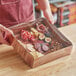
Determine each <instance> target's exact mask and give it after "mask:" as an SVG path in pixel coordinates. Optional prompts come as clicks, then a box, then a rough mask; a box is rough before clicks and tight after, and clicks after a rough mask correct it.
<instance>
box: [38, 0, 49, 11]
mask: <svg viewBox="0 0 76 76" xmlns="http://www.w3.org/2000/svg"><path fill="white" fill-rule="evenodd" d="M37 2H38V5H39V7H40V8H41V10H49V11H50V12H51V8H50V5H49V1H48V0H37Z"/></svg>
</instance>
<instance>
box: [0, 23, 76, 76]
mask: <svg viewBox="0 0 76 76" xmlns="http://www.w3.org/2000/svg"><path fill="white" fill-rule="evenodd" d="M59 30H60V31H61V32H62V33H63V34H64V35H65V36H66V37H67V38H68V39H69V40H70V41H71V42H72V44H73V49H72V53H71V55H70V56H65V57H63V58H60V59H57V60H55V61H52V62H49V63H47V64H44V65H42V66H39V67H36V68H30V67H29V66H28V65H27V64H25V62H24V61H23V59H22V58H21V57H20V56H19V55H18V54H17V53H15V52H14V50H13V48H12V47H11V46H8V45H1V46H0V76H76V24H72V25H69V26H65V27H61V28H59ZM8 47H9V49H8V50H6V49H7V48H8ZM2 48H5V49H4V51H1V49H2Z"/></svg>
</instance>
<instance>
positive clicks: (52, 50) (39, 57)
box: [10, 18, 72, 67]
mask: <svg viewBox="0 0 76 76" xmlns="http://www.w3.org/2000/svg"><path fill="white" fill-rule="evenodd" d="M41 24H43V25H44V26H45V27H46V28H47V29H48V31H49V33H50V38H51V43H50V44H49V45H48V46H49V50H47V51H42V50H41V51H38V50H37V49H35V47H34V49H35V50H32V51H29V50H27V47H26V44H27V43H26V40H25V41H23V40H22V38H21V31H22V30H29V29H31V28H33V27H35V26H36V25H37V26H38V27H39V25H41ZM10 29H11V30H13V32H14V35H15V38H14V41H13V43H12V45H13V47H14V49H15V51H16V52H17V53H18V54H19V55H20V56H21V57H22V58H23V59H24V61H25V62H26V63H27V64H28V65H29V66H30V67H37V66H39V65H42V64H45V63H47V62H50V61H53V60H56V59H58V58H61V57H64V56H67V55H69V54H70V53H71V50H72V43H71V42H70V41H69V40H68V39H67V38H66V37H65V36H63V35H62V34H61V33H60V32H59V31H58V29H57V28H56V27H55V26H54V25H52V24H50V23H49V22H48V21H47V20H46V19H45V18H39V19H37V20H35V21H32V22H29V23H22V24H19V25H15V26H12V27H10ZM47 33H48V32H47ZM37 39H38V38H37ZM43 42H44V43H47V42H45V41H44V40H43ZM29 44H31V41H30V42H29ZM44 48H45V47H44ZM29 49H30V48H29ZM38 49H39V48H38ZM44 50H45V49H44Z"/></svg>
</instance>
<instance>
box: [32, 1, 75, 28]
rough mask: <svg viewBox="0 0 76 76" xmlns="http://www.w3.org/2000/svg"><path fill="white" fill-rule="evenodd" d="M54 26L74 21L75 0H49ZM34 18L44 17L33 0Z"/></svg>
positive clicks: (61, 25) (65, 24)
mask: <svg viewBox="0 0 76 76" xmlns="http://www.w3.org/2000/svg"><path fill="white" fill-rule="evenodd" d="M49 3H50V8H51V10H52V13H53V16H54V21H55V26H56V27H63V26H67V25H70V24H74V23H76V0H49ZM33 10H34V14H35V18H40V17H44V15H43V12H42V11H41V10H40V8H39V6H38V4H37V2H36V0H33Z"/></svg>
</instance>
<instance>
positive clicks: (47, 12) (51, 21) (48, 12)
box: [43, 9, 54, 24]
mask: <svg viewBox="0 0 76 76" xmlns="http://www.w3.org/2000/svg"><path fill="white" fill-rule="evenodd" d="M50 11H51V10H49V9H47V10H43V14H44V16H45V17H46V19H48V21H49V22H50V23H51V24H54V18H53V15H52V13H51V12H50Z"/></svg>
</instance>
